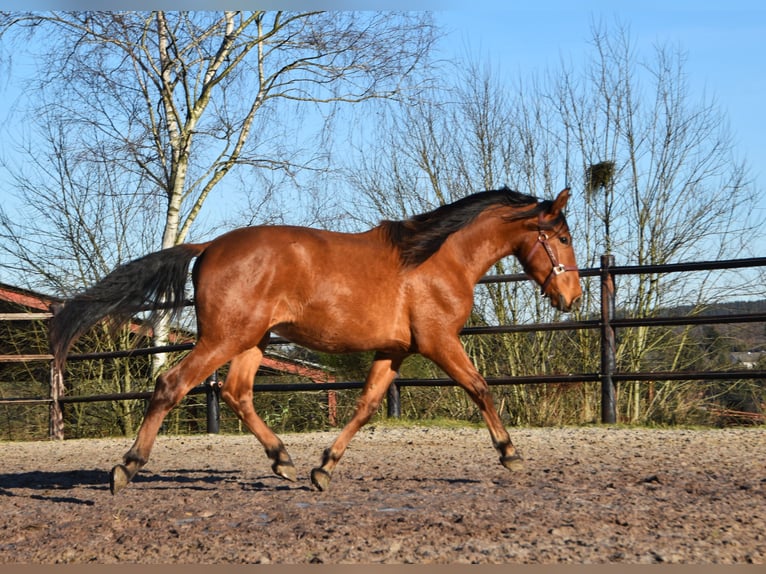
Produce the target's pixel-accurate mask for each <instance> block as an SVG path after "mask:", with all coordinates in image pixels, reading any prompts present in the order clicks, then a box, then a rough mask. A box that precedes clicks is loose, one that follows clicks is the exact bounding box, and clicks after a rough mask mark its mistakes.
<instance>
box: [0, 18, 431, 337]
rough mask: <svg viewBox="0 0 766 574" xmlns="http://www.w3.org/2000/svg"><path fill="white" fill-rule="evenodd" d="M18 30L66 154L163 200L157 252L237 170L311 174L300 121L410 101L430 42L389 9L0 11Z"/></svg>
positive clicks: (426, 23)
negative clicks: (344, 107)
mask: <svg viewBox="0 0 766 574" xmlns="http://www.w3.org/2000/svg"><path fill="white" fill-rule="evenodd" d="M14 34H16V36H15V38H17V39H18V38H21V39H24V40H29V44H28V45H29V46H31V47H32V48H33V49H34V51H35V52H36V54H37V56H38V57H39V58H41V59H42V60H41V61H44V62H45V65H43V66H40V68H39V74H38V77H37V81H36V84H35V86H34V89H33V90H31V92H30V93H32V94H33V95H34V96H35V97H33V98H31V104H32V106H31V108H32V111H33V113H34V115H36V116H38V117H42V118H44V121H45V122H52V123H53V124H54V125H60V126H62V128H63V129H65V130H66V131H67V133H68V134H70V135H69V138H68V142H67V143H68V145H67V149H66V150H65V153H66V154H67V155H69V157H77V158H78V160H79V161H81V162H90V164H91V165H94V166H103V165H109V164H111V165H115V166H119V169H120V170H122V171H123V172H124V173H125V174H126V178H127V179H126V180H124V181H130V182H131V183H132V184H134V185H135V186H136V187H135V191H134V193H135V194H136V196H137V197H143V198H145V200H146V203H148V204H149V207H150V209H156V208H157V207H158V203H160V205H161V206H162V207H161V209H162V214H163V217H162V218H161V219H160V220H159V221H158V222H157V224H158V227H157V228H156V229H154V230H153V232H154V233H153V234H154V235H155V237H158V238H159V239H160V240H159V247H162V248H165V247H170V246H172V245H174V244H177V243H181V242H183V241H185V240H187V238H188V237H189V234H190V231H191V229H192V225H193V224H194V222H195V220H196V219H197V216H198V215H199V213H200V210H201V209H202V206H203V204H204V203H205V202H206V201H207V200H208V198H209V197H210V195H211V193H212V192H213V190H214V189H215V188H216V187H217V186H218V184H219V183H220V182H221V181H222V180H223V178H224V177H226V176H227V174H229V173H230V172H231V171H232V170H234V169H235V167H236V168H238V169H240V170H244V169H248V170H250V173H252V174H253V175H254V176H255V175H257V174H258V173H259V172H261V171H262V170H278V171H283V172H286V173H288V174H294V173H296V172H297V171H298V170H300V169H305V168H315V169H318V168H320V167H321V163H320V160H321V159H322V156H321V153H320V152H318V151H315V150H308V152H306V151H305V150H301V149H300V144H301V143H304V145H305V142H302V140H301V138H299V137H295V132H300V131H301V130H302V129H305V128H303V126H302V124H301V122H300V118H298V121H295V116H296V114H300V113H303V112H302V110H305V109H306V108H307V107H309V106H322V105H328V106H331V105H338V104H340V103H354V102H363V101H369V100H374V99H391V98H398V97H402V98H404V97H406V96H407V94H406V88H407V87H408V86H409V87H411V86H412V82H410V78H411V77H413V76H414V75H415V74H416V73H417V72H418V71H420V70H421V69H422V68H423V67H424V66H426V64H427V59H426V58H427V56H428V53H429V50H430V48H431V45H432V43H433V41H434V27H433V25H432V24H431V19H430V16H429V15H428V14H426V13H404V14H397V13H391V12H385V13H372V12H333V13H324V12H303V13H287V12H250V13H243V12H223V13H219V12H172V13H171V12H168V13H166V12H162V11H159V12H152V13H140V12H53V13H22V14H4V15H2V19H0V38H2V39H3V40H4V41H6V42H10V41H11V39H12V36H13V35H14ZM16 45H18V44H16ZM288 118H289V119H288ZM54 177H57V176H56V175H55V174H54ZM59 179H60V177H59ZM73 183H75V184H77V185H79V182H73ZM67 185H69V184H65V185H62V186H61V189H60V190H59V191H60V193H59V194H57V195H56V196H55V197H57V198H58V197H60V194H61V193H64V194H66V193H71V190H72V188H71V187H69V188H67V187H66V186H67ZM96 191H97V192H99V193H102V192H105V191H107V189H105V188H103V187H100V188H99V189H97V190H94V192H96ZM6 223H9V221H8V219H6ZM91 232H92V229H91V228H90V227H88V226H84V227H83V228H82V229H81V231H79V232H78V233H84V234H86V235H87V234H89V233H91ZM16 236H17V237H18V238H21V234H20V233H16ZM68 239H69V240H71V239H73V238H72V237H69V238H68ZM61 248H62V249H63V250H66V249H70V248H76V247H75V246H74V245H73V243H72V242H70V243H68V244H64V245H62V247H61ZM109 262H110V263H111V264H114V263H116V262H117V260H114V259H111V258H110V261H109ZM73 286H75V287H76V288H77V287H79V285H75V284H73ZM166 328H167V323H166V322H161V323H160V324H159V325H157V331H158V334H159V336H160V337H162V334H163V332H164V331H165V330H166Z"/></svg>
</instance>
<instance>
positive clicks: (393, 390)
mask: <svg viewBox="0 0 766 574" xmlns="http://www.w3.org/2000/svg"><path fill="white" fill-rule="evenodd" d="M387 396H388V413H387V414H388V418H393V419H398V418H399V417H401V416H402V403H401V401H400V399H399V385H397V384H396V381H395V380H394V382H392V383H391V385H389V387H388V391H387Z"/></svg>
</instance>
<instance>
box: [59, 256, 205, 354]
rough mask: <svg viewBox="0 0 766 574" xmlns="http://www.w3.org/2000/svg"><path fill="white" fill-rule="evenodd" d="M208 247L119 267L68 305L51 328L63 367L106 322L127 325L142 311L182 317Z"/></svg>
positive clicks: (149, 257) (136, 261) (137, 260)
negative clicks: (196, 262)
mask: <svg viewBox="0 0 766 574" xmlns="http://www.w3.org/2000/svg"><path fill="white" fill-rule="evenodd" d="M206 247H207V244H184V245H177V246H175V247H170V248H169V249H163V250H162V251H157V252H155V253H150V254H149V255H146V256H144V257H142V258H140V259H136V260H135V261H131V262H130V263H126V264H124V265H121V266H119V267H117V268H116V269H115V270H114V271H112V272H111V273H110V274H109V275H107V276H106V277H104V278H103V279H102V280H101V281H99V282H98V283H96V284H95V285H93V286H92V287H90V288H89V289H87V290H86V291H84V292H83V293H80V294H79V295H76V296H75V297H73V298H72V299H70V300H68V301H66V302H65V303H64V304H63V307H62V308H59V309H58V310H57V312H55V313H54V315H53V319H51V323H50V346H51V353H52V354H53V356H54V357H55V360H56V362H57V363H58V364H59V366H63V363H64V361H65V360H66V354H67V352H68V351H69V348H70V347H71V346H72V343H74V342H75V340H76V339H77V338H78V337H79V336H80V335H82V334H83V333H84V332H85V331H86V330H87V329H89V328H90V327H92V326H93V325H95V324H96V323H97V322H98V321H100V320H101V319H103V318H104V317H107V316H108V317H110V318H111V319H112V320H113V321H114V323H115V325H121V324H123V323H125V322H126V321H128V320H129V319H130V317H131V316H132V315H133V314H134V313H136V312H138V311H145V310H149V311H151V312H152V315H155V314H157V313H158V312H160V311H164V312H172V313H175V314H177V313H180V311H181V310H182V309H183V306H184V302H185V300H186V292H185V286H186V279H187V276H188V272H189V265H190V264H191V260H192V259H194V258H195V257H196V256H198V255H199V254H201V253H202V252H203V251H204V250H205V248H206Z"/></svg>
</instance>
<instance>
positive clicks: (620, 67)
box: [554, 26, 754, 421]
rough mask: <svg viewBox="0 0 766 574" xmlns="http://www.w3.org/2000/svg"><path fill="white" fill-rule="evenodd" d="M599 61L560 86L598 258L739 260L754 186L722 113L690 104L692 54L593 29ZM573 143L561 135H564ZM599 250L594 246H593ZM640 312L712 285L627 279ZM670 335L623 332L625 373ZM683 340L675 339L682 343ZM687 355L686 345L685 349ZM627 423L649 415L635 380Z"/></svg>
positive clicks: (708, 292)
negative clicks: (648, 47)
mask: <svg viewBox="0 0 766 574" xmlns="http://www.w3.org/2000/svg"><path fill="white" fill-rule="evenodd" d="M592 45H593V48H594V52H593V53H594V58H593V59H592V61H591V63H590V65H589V66H588V67H587V68H586V69H585V70H584V73H582V74H580V75H578V74H576V73H574V72H573V71H571V70H569V71H566V72H565V73H563V74H562V75H561V76H560V81H559V82H558V87H557V89H556V92H554V93H556V94H558V95H557V96H554V98H558V100H557V101H558V105H559V109H560V112H561V117H562V120H563V123H564V126H565V130H566V131H565V134H566V136H565V139H566V141H569V142H571V146H572V148H571V150H570V153H571V155H572V157H573V158H578V159H579V160H580V161H581V162H582V163H581V164H580V165H581V166H582V170H581V172H580V173H581V174H583V177H584V180H583V184H582V188H583V189H585V190H586V192H587V193H585V195H584V197H583V199H584V200H585V201H584V202H583V203H582V204H581V205H582V208H581V211H579V213H578V215H579V220H580V221H581V222H582V225H581V226H580V227H582V229H583V230H585V231H586V233H587V237H588V239H587V242H586V243H587V245H588V246H589V249H590V250H591V251H590V253H589V254H588V255H587V256H586V258H585V259H586V260H587V261H591V262H592V263H593V264H597V261H596V260H595V257H596V256H597V255H598V254H599V253H604V252H608V253H612V254H614V255H615V257H616V258H617V261H618V263H625V264H637V265H656V264H664V263H669V262H677V261H678V262H680V261H690V260H706V259H718V258H725V257H727V256H728V257H731V256H736V255H738V254H739V249H738V248H739V246H740V245H741V241H742V240H743V238H744V237H746V236H748V235H749V234H750V233H751V232H752V230H753V223H754V222H752V221H751V220H750V217H749V209H750V207H751V206H752V204H753V203H752V202H753V199H754V196H753V194H754V190H753V188H752V186H751V185H750V184H749V182H748V180H747V177H746V170H745V166H744V165H743V163H742V162H738V161H737V160H736V159H735V157H734V146H733V142H732V138H731V134H730V133H729V132H728V130H727V126H726V122H725V114H724V113H723V112H722V111H721V110H720V109H719V108H718V107H717V106H716V105H715V103H714V102H713V101H712V100H710V99H706V98H705V97H704V95H703V96H702V97H699V98H695V97H693V95H692V93H691V91H690V88H689V85H688V81H687V78H686V75H685V70H684V63H685V60H684V54H683V53H682V52H681V51H680V50H678V49H675V48H672V47H669V46H666V45H660V46H657V47H656V49H655V51H654V53H653V54H650V55H649V56H648V57H645V58H640V57H639V55H638V54H637V52H636V50H635V48H634V46H633V45H632V39H631V36H630V34H629V31H628V30H627V29H625V28H622V27H620V28H618V29H617V31H616V33H615V32H614V31H608V30H607V29H606V28H605V27H601V26H594V28H593V35H592ZM562 139H564V138H562ZM594 246H595V249H594ZM619 288H620V292H621V297H620V299H621V300H622V301H629V303H628V304H626V305H625V310H626V311H627V312H629V313H630V314H631V315H634V316H640V317H646V316H650V315H653V314H656V313H658V312H659V311H660V310H661V309H662V308H668V307H671V306H673V305H678V304H688V303H697V302H702V301H705V300H707V301H710V299H711V297H713V296H714V291H713V289H714V288H715V285H714V282H713V281H712V278H710V277H705V278H700V279H699V280H697V281H690V280H689V278H688V277H686V276H675V277H674V276H668V275H665V276H662V277H661V276H660V274H657V273H647V274H642V275H639V276H637V278H636V279H635V280H634V281H630V282H626V283H621V284H620V286H619ZM670 336H672V333H671V332H670V331H665V332H662V333H661V332H659V331H657V330H654V331H652V330H650V329H648V328H646V327H642V328H636V329H633V330H630V331H625V332H624V333H623V336H622V337H621V342H620V345H619V348H618V356H619V361H620V363H621V365H624V368H626V369H628V370H639V369H641V368H642V367H646V366H647V365H646V360H647V358H648V357H649V356H652V354H653V353H656V352H657V350H658V349H660V348H666V347H667V346H668V344H669V341H668V337H670ZM679 341H680V342H683V341H684V338H681V339H680V340H674V341H673V343H672V344H673V345H678V344H679ZM676 348H677V354H676V356H677V357H678V356H680V355H679V353H681V352H682V349H683V344H681V345H680V346H678V347H676ZM629 396H630V400H629V401H627V409H628V418H629V419H630V420H633V421H636V420H639V418H640V416H641V411H642V409H641V403H642V400H643V398H642V390H641V385H639V384H635V385H633V386H632V387H631V389H630V393H629Z"/></svg>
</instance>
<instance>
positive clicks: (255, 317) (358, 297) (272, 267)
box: [195, 226, 410, 352]
mask: <svg viewBox="0 0 766 574" xmlns="http://www.w3.org/2000/svg"><path fill="white" fill-rule="evenodd" d="M404 276H405V274H404V273H403V271H402V270H401V266H400V265H399V264H398V258H397V254H396V252H395V251H394V249H393V248H392V247H391V246H390V245H389V244H387V243H386V242H385V240H384V239H383V238H382V237H381V235H380V234H379V233H377V232H376V229H373V230H370V231H368V232H365V233H358V234H353V233H339V232H332V231H324V230H319V229H312V228H304V227H291V226H260V227H248V228H242V229H237V230H234V231H231V232H229V233H226V234H224V235H222V236H220V237H219V238H218V239H216V240H214V241H213V242H211V244H210V246H209V247H208V248H207V250H206V251H205V253H204V254H203V255H202V257H201V258H200V260H199V262H198V266H197V269H195V300H196V304H197V314H198V319H199V317H200V315H203V316H205V319H206V322H207V323H208V324H209V323H211V322H212V321H213V320H215V321H216V322H217V323H222V322H223V321H229V322H233V321H236V322H237V323H238V325H239V326H241V327H244V328H245V329H250V330H253V331H259V330H263V329H268V330H271V331H273V332H274V333H277V334H280V335H282V336H284V337H286V338H288V339H290V340H293V341H294V342H296V343H299V344H302V345H305V346H308V347H311V348H315V349H320V350H326V351H329V352H340V351H343V352H345V351H356V350H366V349H380V348H383V347H389V348H394V347H395V348H397V349H401V348H402V347H406V346H407V345H409V336H410V331H409V325H408V324H407V317H408V315H409V310H408V308H407V305H408V302H407V289H406V286H405V285H404ZM214 317H215V319H213V318H214Z"/></svg>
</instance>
